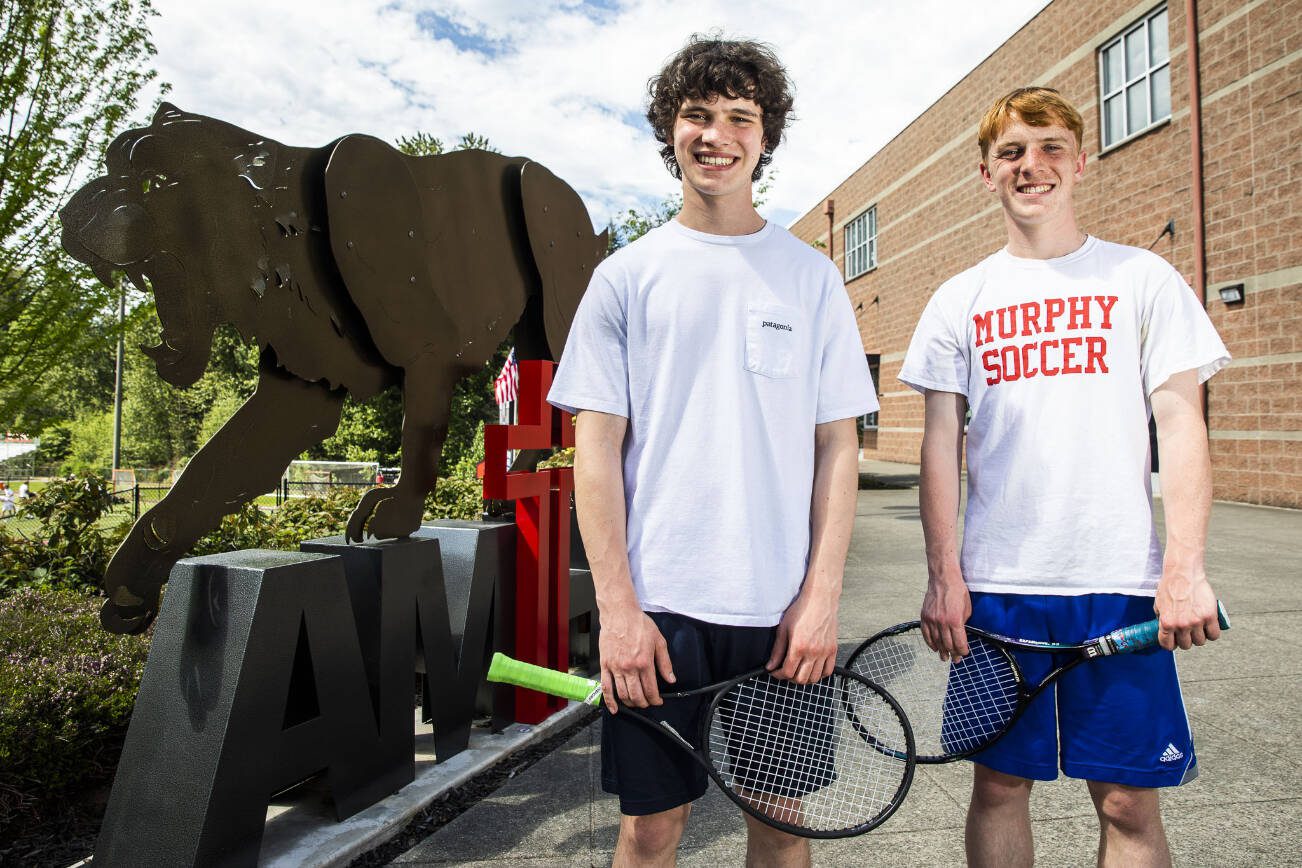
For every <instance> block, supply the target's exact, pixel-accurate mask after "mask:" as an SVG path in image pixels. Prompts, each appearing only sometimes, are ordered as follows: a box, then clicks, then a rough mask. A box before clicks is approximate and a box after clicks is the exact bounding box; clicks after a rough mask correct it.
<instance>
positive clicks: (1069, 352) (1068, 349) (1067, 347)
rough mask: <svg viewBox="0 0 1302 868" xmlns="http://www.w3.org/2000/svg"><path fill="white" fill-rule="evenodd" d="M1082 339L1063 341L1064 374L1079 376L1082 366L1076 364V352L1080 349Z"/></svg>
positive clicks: (1064, 339)
mask: <svg viewBox="0 0 1302 868" xmlns="http://www.w3.org/2000/svg"><path fill="white" fill-rule="evenodd" d="M1081 341H1082V338H1063V339H1062V372H1063V373H1064V374H1079V373H1080V365H1079V364H1078V363H1077V362H1076V356H1075V351H1076V350H1078V349H1080V345H1081Z"/></svg>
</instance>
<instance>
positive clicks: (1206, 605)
mask: <svg viewBox="0 0 1302 868" xmlns="http://www.w3.org/2000/svg"><path fill="white" fill-rule="evenodd" d="M1153 610H1154V611H1155V612H1157V620H1158V630H1157V643H1158V644H1159V645H1161V646H1162V647H1163V648H1165V649H1166V650H1168V651H1173V650H1175V648H1177V647H1179V648H1182V649H1184V650H1188V649H1189V648H1192V647H1193V646H1194V645H1204V644H1206V643H1207V641H1208V640H1212V641H1215V640H1216V639H1219V638H1220V637H1221V624H1220V621H1218V620H1217V616H1216V594H1215V592H1213V591H1212V586H1211V585H1209V584H1208V583H1207V576H1206V574H1205V573H1204V572H1203V570H1202V567H1201V566H1199V567H1198V568H1197V569H1186V568H1182V567H1181V566H1179V565H1175V564H1171V563H1169V562H1168V563H1167V564H1166V565H1165V566H1163V568H1162V578H1161V580H1160V581H1158V583H1157V597H1156V599H1154V600H1153Z"/></svg>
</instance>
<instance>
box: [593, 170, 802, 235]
mask: <svg viewBox="0 0 1302 868" xmlns="http://www.w3.org/2000/svg"><path fill="white" fill-rule="evenodd" d="M776 176H777V172H775V171H769V173H768V174H767V175H765V176H764V177H763V178H761V179H760V181H759V183H757V184H756V185H755V189H754V194H753V196H752V197H751V204H753V205H754V206H755V207H756V208H762V207H763V206H764V203H765V202H767V201H768V198H769V191H770V190H771V189H773V179H774V178H775V177H776ZM681 210H683V195H682V194H681V193H673V194H671V195H669V196H666V197H665V198H664V199H663V200H661V201H660V202H658V203H657V204H655V205H652V206H651V207H650V208H644V209H639V208H629V209H628V210H627V211H625V212H624V216H623V217H621V218H620V219H619V220H618V221H617V222H616V221H611V223H610V224H609V225H608V226H607V227H606V231H607V232H608V233H609V238H610V247H609V252H610V253H614V252H615V251H616V250H618V249H619V248H621V247H626V246H627V245H629V244H632V243H633V242H634V241H636V240H638V239H639V238H641V237H642V236H643V235H645V234H647V233H648V232H650V231H651V230H652V229H654V228H656V227H657V226H660V225H661V224H664V223H668V222H669V221H670V220H672V219H674V218H675V217H677V216H678V212H679V211H681Z"/></svg>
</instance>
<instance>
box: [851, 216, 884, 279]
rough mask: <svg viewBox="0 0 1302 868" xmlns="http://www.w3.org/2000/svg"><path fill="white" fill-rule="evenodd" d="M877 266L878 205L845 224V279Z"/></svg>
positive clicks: (852, 277)
mask: <svg viewBox="0 0 1302 868" xmlns="http://www.w3.org/2000/svg"><path fill="white" fill-rule="evenodd" d="M876 267H877V206H876V205H874V206H872V207H871V208H869V209H868V210H867V211H865V212H863V213H862V214H860V215H859V216H858V217H856V218H854V219H853V220H851V221H850V222H849V223H847V224H845V279H846V280H853V279H854V278H856V277H858V276H859V275H861V274H864V273H865V272H869V271H872V270H873V269H874V268H876Z"/></svg>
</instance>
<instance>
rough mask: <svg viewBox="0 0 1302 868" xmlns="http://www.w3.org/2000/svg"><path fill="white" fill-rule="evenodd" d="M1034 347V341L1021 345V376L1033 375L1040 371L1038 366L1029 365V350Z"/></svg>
mask: <svg viewBox="0 0 1302 868" xmlns="http://www.w3.org/2000/svg"><path fill="white" fill-rule="evenodd" d="M1034 349H1035V343H1034V342H1032V343H1029V344H1023V345H1022V376H1024V377H1027V378H1030V377H1034V376H1035V375H1036V374H1038V373H1039V372H1040V371H1039V369H1038V368H1033V367H1031V351H1032V350H1034Z"/></svg>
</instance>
